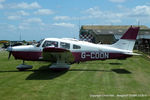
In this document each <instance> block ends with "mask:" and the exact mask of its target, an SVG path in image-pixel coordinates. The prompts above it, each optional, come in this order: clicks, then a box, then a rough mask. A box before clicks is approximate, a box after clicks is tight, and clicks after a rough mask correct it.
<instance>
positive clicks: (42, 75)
mask: <svg viewBox="0 0 150 100" xmlns="http://www.w3.org/2000/svg"><path fill="white" fill-rule="evenodd" d="M68 71H85V72H88V71H89V72H92V71H93V72H96V71H98V72H115V73H117V74H131V72H130V71H128V70H126V69H123V68H122V69H119V68H118V69H110V70H100V69H84V68H83V69H81V68H80V69H79V68H78V69H69V70H64V71H53V70H50V69H49V65H48V66H41V67H40V68H39V69H37V70H27V71H18V70H8V71H0V73H4V72H33V73H31V74H30V75H29V76H28V77H27V78H26V80H51V79H54V78H57V77H59V76H61V75H63V74H65V73H66V72H68Z"/></svg>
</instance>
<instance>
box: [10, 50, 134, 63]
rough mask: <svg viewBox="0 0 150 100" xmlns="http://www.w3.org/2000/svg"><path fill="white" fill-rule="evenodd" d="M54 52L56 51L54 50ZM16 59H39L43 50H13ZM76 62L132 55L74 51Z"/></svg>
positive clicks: (123, 57)
mask: <svg viewBox="0 0 150 100" xmlns="http://www.w3.org/2000/svg"><path fill="white" fill-rule="evenodd" d="M52 53H54V52H52ZM12 54H13V56H14V57H15V59H22V60H29V61H39V60H42V59H39V58H40V57H42V52H31V51H28V52H24V51H13V52H12ZM72 55H73V56H74V59H75V62H80V61H81V62H83V61H91V60H106V59H125V58H127V57H131V55H126V54H122V53H107V52H72Z"/></svg>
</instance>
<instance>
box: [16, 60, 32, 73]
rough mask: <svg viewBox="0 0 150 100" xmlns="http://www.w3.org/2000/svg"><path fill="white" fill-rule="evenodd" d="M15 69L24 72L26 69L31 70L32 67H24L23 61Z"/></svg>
mask: <svg viewBox="0 0 150 100" xmlns="http://www.w3.org/2000/svg"><path fill="white" fill-rule="evenodd" d="M16 68H17V69H18V70H19V71H25V70H27V69H32V68H33V66H31V65H25V61H24V60H23V63H22V64H20V65H18V66H17V67H16Z"/></svg>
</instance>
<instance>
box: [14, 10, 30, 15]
mask: <svg viewBox="0 0 150 100" xmlns="http://www.w3.org/2000/svg"><path fill="white" fill-rule="evenodd" d="M17 14H18V15H21V16H29V15H30V14H29V13H27V12H25V11H23V10H20V11H18V12H17Z"/></svg>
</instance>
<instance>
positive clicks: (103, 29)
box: [79, 25, 150, 44]
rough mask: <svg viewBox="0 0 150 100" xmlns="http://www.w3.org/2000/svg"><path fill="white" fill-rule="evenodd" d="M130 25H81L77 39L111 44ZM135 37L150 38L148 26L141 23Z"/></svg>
mask: <svg viewBox="0 0 150 100" xmlns="http://www.w3.org/2000/svg"><path fill="white" fill-rule="evenodd" d="M129 27H130V26H128V25H126V26H106V25H105V26H97V25H95V26H94V25H92V26H90V25H83V26H82V27H81V29H80V34H79V39H80V40H84V41H89V42H93V43H103V44H111V43H114V42H115V41H116V40H118V39H119V38H120V37H121V36H122V35H123V34H124V33H125V32H126V31H127V29H128V28H129ZM137 39H150V28H148V27H147V26H144V25H141V26H140V31H139V34H138V37H137Z"/></svg>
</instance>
